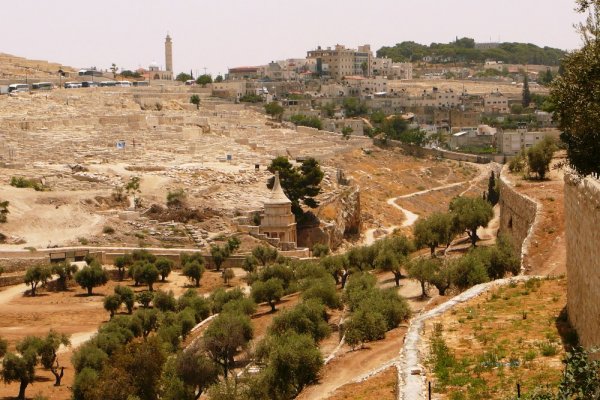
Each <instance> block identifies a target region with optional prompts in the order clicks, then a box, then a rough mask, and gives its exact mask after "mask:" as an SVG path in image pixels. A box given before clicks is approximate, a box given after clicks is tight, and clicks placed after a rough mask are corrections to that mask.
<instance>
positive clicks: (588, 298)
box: [564, 172, 600, 347]
mask: <svg viewBox="0 0 600 400" xmlns="http://www.w3.org/2000/svg"><path fill="white" fill-rule="evenodd" d="M564 190H565V230H566V239H567V277H568V279H567V309H568V314H569V320H570V322H571V325H572V326H573V327H574V328H575V329H576V330H577V333H578V334H579V339H580V342H581V344H582V345H583V346H584V347H591V346H600V180H598V179H595V178H592V177H586V178H581V177H579V176H578V175H576V174H574V173H571V172H567V173H565V189H564Z"/></svg>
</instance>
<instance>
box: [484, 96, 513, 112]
mask: <svg viewBox="0 0 600 400" xmlns="http://www.w3.org/2000/svg"><path fill="white" fill-rule="evenodd" d="M483 112H485V113H487V114H508V113H510V107H509V106H508V97H506V96H505V95H503V94H502V93H500V92H499V91H495V92H492V93H490V94H489V95H487V96H485V97H484V99H483Z"/></svg>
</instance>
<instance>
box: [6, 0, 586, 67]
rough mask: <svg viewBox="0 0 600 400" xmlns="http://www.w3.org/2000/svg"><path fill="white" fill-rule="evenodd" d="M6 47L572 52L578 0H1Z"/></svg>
mask: <svg viewBox="0 0 600 400" xmlns="http://www.w3.org/2000/svg"><path fill="white" fill-rule="evenodd" d="M0 4H1V5H0V10H1V14H2V15H3V17H4V18H2V22H1V23H0V52H1V53H8V54H12V55H16V56H21V57H26V58H30V59H42V60H48V61H52V62H58V63H61V64H63V65H67V66H72V67H75V68H86V67H91V66H96V67H98V68H101V69H107V68H109V67H110V65H111V64H112V63H115V64H116V65H117V66H118V67H119V68H121V69H130V70H134V69H137V68H139V67H144V68H147V67H148V65H149V64H150V63H151V62H153V61H155V62H157V63H158V64H159V65H160V66H161V67H163V66H164V64H165V60H164V39H165V36H166V35H167V33H169V34H170V35H171V37H172V38H173V67H174V70H175V73H179V72H187V73H189V72H190V71H192V72H193V73H194V76H197V75H198V74H199V73H200V74H201V73H204V72H205V69H204V68H206V72H208V73H211V74H213V75H217V74H219V73H220V74H224V73H226V72H227V68H231V67H237V66H247V65H262V64H267V63H268V62H270V61H273V60H282V59H286V58H304V57H306V52H307V51H308V50H312V49H315V48H316V47H317V46H319V45H320V46H323V47H327V46H334V45H336V44H344V45H346V46H347V47H352V48H356V47H357V46H358V45H361V44H371V48H372V49H373V51H374V52H375V51H376V50H377V49H379V48H380V47H382V46H393V45H394V44H396V43H399V42H402V41H408V40H412V41H415V42H418V43H423V44H430V43H431V42H438V43H447V42H450V41H452V40H454V39H455V38H456V37H459V38H460V37H471V38H473V39H475V40H476V41H477V42H489V41H490V40H491V41H502V42H505V41H506V42H527V43H534V44H537V45H539V46H550V47H557V48H560V49H564V50H573V49H576V48H579V47H581V39H580V37H579V35H578V34H577V33H576V31H575V29H574V27H573V24H575V23H578V22H580V21H583V20H584V18H585V16H584V15H581V14H578V13H576V12H575V11H574V8H575V0H502V1H498V0H494V1H492V0H410V1H409V0H367V1H365V0H361V1H359V0H337V1H333V0H330V1H324V0H300V1H289V0H219V1H215V0H101V1H82V0H78V1H75V0H60V1H50V0H13V1H8V0H0Z"/></svg>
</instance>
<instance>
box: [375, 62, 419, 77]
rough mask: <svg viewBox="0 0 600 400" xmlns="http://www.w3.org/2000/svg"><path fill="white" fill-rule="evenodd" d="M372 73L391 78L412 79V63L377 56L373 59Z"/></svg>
mask: <svg viewBox="0 0 600 400" xmlns="http://www.w3.org/2000/svg"><path fill="white" fill-rule="evenodd" d="M371 70H372V73H373V75H375V76H387V77H388V78H389V79H412V78H413V67H412V64H411V63H395V62H393V61H392V59H391V58H387V57H384V58H379V57H375V58H373V60H372V67H371Z"/></svg>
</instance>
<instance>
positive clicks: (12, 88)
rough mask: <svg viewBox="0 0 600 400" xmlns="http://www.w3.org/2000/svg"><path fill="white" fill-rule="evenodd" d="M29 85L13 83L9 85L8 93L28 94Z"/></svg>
mask: <svg viewBox="0 0 600 400" xmlns="http://www.w3.org/2000/svg"><path fill="white" fill-rule="evenodd" d="M28 91H29V85H28V84H26V83H13V84H12V85H8V93H12V92H28Z"/></svg>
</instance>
